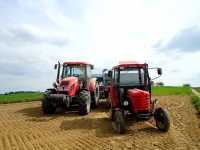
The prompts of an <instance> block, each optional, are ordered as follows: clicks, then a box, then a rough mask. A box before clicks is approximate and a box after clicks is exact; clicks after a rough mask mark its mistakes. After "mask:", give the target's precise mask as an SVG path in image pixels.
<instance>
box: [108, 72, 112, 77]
mask: <svg viewBox="0 0 200 150" xmlns="http://www.w3.org/2000/svg"><path fill="white" fill-rule="evenodd" d="M108 77H110V78H111V77H112V71H111V70H110V71H108Z"/></svg>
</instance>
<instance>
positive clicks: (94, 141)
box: [0, 96, 200, 150]
mask: <svg viewBox="0 0 200 150" xmlns="http://www.w3.org/2000/svg"><path fill="white" fill-rule="evenodd" d="M156 98H158V99H159V100H160V104H161V105H162V106H163V107H165V108H167V109H168V111H169V112H170V117H171V128H170V130H169V132H167V133H162V132H160V131H158V130H157V129H156V127H155V125H154V121H153V119H152V120H149V121H146V122H137V121H132V122H128V123H127V125H128V131H127V133H126V134H124V135H118V134H115V133H114V132H113V130H112V124H111V121H110V120H109V119H108V112H107V110H106V109H105V108H104V105H101V107H100V108H98V109H96V110H93V111H92V112H91V113H90V114H89V115H87V116H84V117H82V116H79V115H78V113H76V112H70V113H63V112H57V113H56V114H54V115H43V113H42V111H41V104H40V102H25V103H15V104H2V105H0V150H13V149H16V150H36V149H37V150H40V149H47V150H54V149H55V150H63V149H73V150H74V149H81V150H82V149H95V150H96V149H152V150H155V149H163V150H166V149H173V150H176V149H177V150H184V149H192V150H195V149H196V150H197V149H198V150H199V149H200V119H199V118H198V116H197V115H196V111H195V109H194V108H193V106H192V104H191V99H190V97H189V96H158V97H156Z"/></svg>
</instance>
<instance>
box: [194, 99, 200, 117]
mask: <svg viewBox="0 0 200 150" xmlns="http://www.w3.org/2000/svg"><path fill="white" fill-rule="evenodd" d="M192 103H193V104H194V106H195V107H196V109H197V111H198V113H199V114H200V97H198V96H193V97H192Z"/></svg>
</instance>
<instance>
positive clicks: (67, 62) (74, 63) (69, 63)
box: [63, 61, 91, 65]
mask: <svg viewBox="0 0 200 150" xmlns="http://www.w3.org/2000/svg"><path fill="white" fill-rule="evenodd" d="M63 64H64V65H91V64H89V63H87V62H83V61H74V62H69V61H66V62H64V63H63Z"/></svg>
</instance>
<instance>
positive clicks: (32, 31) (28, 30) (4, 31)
mask: <svg viewBox="0 0 200 150" xmlns="http://www.w3.org/2000/svg"><path fill="white" fill-rule="evenodd" d="M0 43H5V44H9V45H10V44H11V45H13V44H14V45H23V44H27V43H28V44H51V45H53V46H59V47H60V46H65V45H67V44H68V39H67V37H64V36H60V35H53V34H48V33H47V32H42V31H41V30H39V29H38V28H37V27H35V26H31V25H21V26H17V27H10V28H9V27H8V28H1V29H0Z"/></svg>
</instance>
